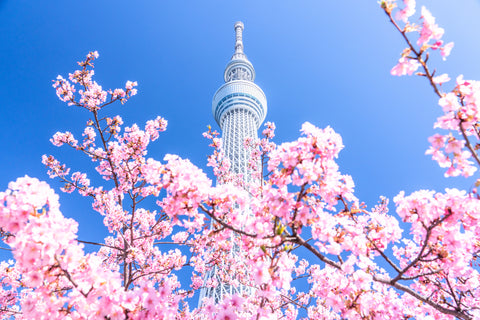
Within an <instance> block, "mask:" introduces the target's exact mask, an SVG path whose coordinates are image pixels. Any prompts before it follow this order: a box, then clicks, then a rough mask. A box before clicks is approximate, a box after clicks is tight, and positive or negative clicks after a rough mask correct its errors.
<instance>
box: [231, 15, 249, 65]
mask: <svg viewBox="0 0 480 320" xmlns="http://www.w3.org/2000/svg"><path fill="white" fill-rule="evenodd" d="M234 28H235V53H234V54H233V56H232V60H234V59H244V60H247V56H246V55H245V53H244V52H243V29H244V26H243V22H241V21H237V22H235V26H234Z"/></svg>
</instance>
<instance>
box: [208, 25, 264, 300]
mask: <svg viewBox="0 0 480 320" xmlns="http://www.w3.org/2000/svg"><path fill="white" fill-rule="evenodd" d="M243 29H244V25H243V23H242V22H236V23H235V53H234V54H233V56H232V58H231V59H230V61H229V62H228V64H227V66H226V68H225V72H224V74H223V78H224V80H225V84H223V85H222V86H221V87H220V88H219V89H218V90H217V92H216V93H215V95H214V96H213V101H212V112H213V116H214V117H215V120H216V121H217V123H218V125H219V126H220V128H221V130H222V150H223V152H224V154H225V156H226V157H228V159H229V160H230V165H231V167H230V170H231V171H232V172H233V173H235V174H241V176H242V179H243V180H244V181H245V182H250V181H251V179H252V174H251V172H250V169H249V167H248V161H249V160H250V157H251V151H250V150H249V148H246V147H245V146H244V142H245V139H246V138H251V139H253V140H257V139H258V134H257V130H258V128H259V127H260V125H261V124H262V122H263V120H265V116H266V114H267V98H266V97H265V93H263V91H262V89H260V87H259V86H257V85H256V84H255V83H254V82H253V81H254V80H255V69H254V68H253V65H252V63H251V62H250V61H248V59H247V56H246V55H245V53H244V52H243V39H242V33H243ZM235 251H236V250H235V248H234V250H233V254H235ZM221 268H222V267H221V266H215V267H214V268H213V269H212V270H211V271H210V272H209V273H207V275H206V278H205V284H207V283H208V282H209V280H212V279H216V280H217V281H216V282H217V283H218V285H217V286H216V287H212V286H208V285H205V286H204V288H203V289H202V290H201V292H200V300H199V305H201V303H202V300H203V298H205V297H208V298H212V299H213V300H214V301H215V302H218V301H220V300H222V299H223V297H224V295H226V294H237V293H238V294H242V293H248V292H251V289H250V288H247V287H245V286H243V285H238V286H233V285H230V284H226V283H224V282H223V281H222V280H221V277H220V276H219V273H220V272H222V270H221Z"/></svg>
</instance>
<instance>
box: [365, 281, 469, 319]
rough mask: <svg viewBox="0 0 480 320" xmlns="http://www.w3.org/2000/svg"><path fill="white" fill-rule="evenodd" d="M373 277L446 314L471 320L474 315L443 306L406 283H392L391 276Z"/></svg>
mask: <svg viewBox="0 0 480 320" xmlns="http://www.w3.org/2000/svg"><path fill="white" fill-rule="evenodd" d="M373 279H374V280H375V281H377V282H380V283H383V284H387V285H391V286H392V287H394V288H395V289H398V290H400V291H403V292H405V293H408V294H409V295H411V296H412V297H414V298H416V299H418V300H419V301H422V302H424V303H426V304H428V305H429V306H431V307H433V308H434V309H435V310H438V311H440V312H442V313H444V314H449V315H452V316H455V317H457V318H460V319H464V320H471V319H472V317H470V316H469V315H467V314H465V313H462V312H460V311H456V310H452V309H448V308H445V307H442V306H441V305H439V304H438V303H435V302H433V301H432V300H430V299H429V298H426V297H424V296H422V295H421V294H419V293H418V292H416V291H414V290H412V289H411V288H409V287H407V286H405V285H402V284H399V283H398V282H393V283H392V281H391V279H389V278H382V277H379V276H373Z"/></svg>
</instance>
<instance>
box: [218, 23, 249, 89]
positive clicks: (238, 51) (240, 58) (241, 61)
mask: <svg viewBox="0 0 480 320" xmlns="http://www.w3.org/2000/svg"><path fill="white" fill-rule="evenodd" d="M234 29H235V53H234V54H233V56H232V59H230V62H229V63H228V64H227V67H226V68H225V73H224V74H223V78H224V80H225V82H230V81H233V80H246V81H252V82H253V81H254V80H255V69H254V68H253V65H252V63H251V62H250V61H248V59H247V56H246V55H245V52H243V29H244V26H243V22H241V21H238V22H235V26H234Z"/></svg>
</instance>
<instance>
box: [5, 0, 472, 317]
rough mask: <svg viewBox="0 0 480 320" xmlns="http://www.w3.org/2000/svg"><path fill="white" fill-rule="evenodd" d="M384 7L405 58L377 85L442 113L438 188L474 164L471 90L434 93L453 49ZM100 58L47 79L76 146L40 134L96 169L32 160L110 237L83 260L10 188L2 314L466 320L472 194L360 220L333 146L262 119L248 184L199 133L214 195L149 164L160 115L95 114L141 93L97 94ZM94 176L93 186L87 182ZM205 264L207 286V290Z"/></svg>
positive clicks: (183, 163) (467, 85) (30, 181)
mask: <svg viewBox="0 0 480 320" xmlns="http://www.w3.org/2000/svg"><path fill="white" fill-rule="evenodd" d="M380 7H381V9H383V10H384V11H385V13H386V15H387V17H388V19H389V20H390V22H391V23H392V24H393V26H394V27H395V28H396V29H397V30H398V31H399V33H400V35H401V36H402V37H403V39H404V40H405V42H406V46H407V47H406V49H405V50H404V51H403V52H402V54H401V58H400V59H399V61H398V64H397V65H396V66H394V67H393V69H392V70H391V73H392V74H393V75H398V76H400V75H407V74H408V75H411V74H414V73H415V74H417V75H419V76H421V77H424V78H425V79H426V80H427V81H428V82H429V83H430V85H431V87H432V88H433V91H434V94H436V95H437V96H438V98H439V105H440V106H441V107H442V109H443V111H444V115H443V116H441V117H440V118H439V119H437V121H436V123H435V127H438V128H439V129H441V130H442V131H441V133H438V134H435V135H434V136H433V137H430V138H429V141H430V142H431V147H430V148H429V149H428V150H427V154H431V155H432V157H433V159H434V160H435V161H437V162H438V163H439V165H440V166H441V167H444V168H446V173H445V175H446V176H458V175H463V176H465V177H469V176H472V175H473V174H475V172H476V170H477V168H478V166H479V165H480V156H479V154H478V150H479V149H480V144H479V141H478V139H479V137H480V132H479V119H478V114H479V112H478V110H477V108H478V106H479V105H480V84H479V82H477V81H472V80H464V79H463V77H462V76H459V77H457V79H456V83H455V84H454V85H453V90H451V91H444V89H443V88H444V86H443V84H445V83H447V82H448V81H450V78H449V76H448V75H446V74H442V75H437V74H436V71H434V70H432V68H431V67H430V66H429V64H428V60H429V56H430V55H431V54H437V53H438V54H440V55H441V57H443V58H446V57H447V56H448V55H449V54H450V51H451V49H452V47H453V43H447V44H445V43H444V42H443V40H442V37H443V33H444V31H443V29H442V28H440V27H439V26H438V25H437V24H436V21H435V18H434V17H433V16H432V15H431V13H430V12H429V11H428V10H427V9H426V8H425V7H422V8H421V10H420V17H419V19H417V20H416V21H419V23H418V24H415V23H413V22H412V21H413V20H412V19H413V18H412V17H414V15H415V13H416V8H415V1H414V0H404V1H403V4H401V7H400V8H397V3H396V2H395V1H380ZM97 58H98V53H97V52H90V53H89V54H88V55H87V57H86V59H85V60H84V61H82V62H80V63H79V66H80V68H79V69H78V70H76V71H74V72H73V73H71V74H69V76H68V78H63V77H61V76H59V77H58V78H57V79H56V80H54V83H53V86H54V88H55V89H56V93H57V96H58V97H59V99H60V100H62V101H64V102H65V103H66V104H68V105H69V106H71V107H78V108H80V109H84V110H85V111H86V112H88V113H89V114H90V120H88V122H87V123H86V126H85V129H84V130H83V132H82V133H81V138H79V135H78V134H76V135H75V134H73V133H71V132H58V133H56V134H55V135H54V136H53V138H52V139H51V142H52V143H53V144H54V145H56V146H59V147H60V146H66V147H69V148H73V149H74V150H76V151H77V152H78V154H79V155H82V156H84V157H87V158H89V159H90V160H91V162H92V163H93V165H94V168H95V170H96V173H95V171H93V170H89V169H85V170H83V171H76V172H72V171H73V170H71V169H70V168H69V166H68V165H67V164H63V163H61V162H60V160H59V159H57V157H54V156H51V155H49V156H44V157H43V163H44V164H45V165H46V166H47V167H48V170H49V175H50V176H51V177H52V178H56V179H59V180H60V181H62V182H63V183H64V187H63V188H62V191H64V192H67V193H69V192H78V193H79V194H80V195H82V196H85V197H88V198H90V199H91V201H92V206H93V209H94V210H95V211H97V212H98V213H99V214H100V215H102V216H103V218H104V220H103V221H104V224H105V228H106V229H107V230H108V233H109V236H108V237H106V238H105V239H104V242H102V243H94V244H95V245H96V246H97V247H98V250H97V251H95V252H90V253H87V252H86V251H85V250H84V244H83V243H82V241H79V240H78V238H77V235H76V234H77V227H78V224H77V222H75V221H74V220H72V219H67V218H65V217H64V216H63V215H62V213H61V211H60V206H59V196H58V195H57V194H56V193H55V192H54V191H53V190H52V189H51V188H50V186H49V185H48V184H47V183H46V182H42V181H39V180H38V179H35V178H30V177H27V176H26V177H22V178H18V179H17V180H16V181H15V182H11V183H10V184H9V186H8V189H7V190H6V191H5V192H1V193H0V199H1V201H0V232H1V233H0V236H1V237H2V240H3V241H4V242H5V243H6V244H8V245H9V246H10V248H11V250H12V254H13V257H14V260H12V261H4V262H1V263H0V282H1V284H2V286H1V289H0V315H1V317H2V318H4V319H10V318H15V319H213V318H215V319H217V318H218V319H279V318H286V319H296V318H298V317H308V318H309V319H413V318H415V319H416V318H418V319H455V318H459V319H480V307H479V306H480V274H479V268H478V262H477V257H478V255H479V253H480V225H479V223H478V221H479V219H480V200H479V197H478V195H477V193H476V191H475V190H472V191H471V192H466V191H461V190H457V189H447V190H445V192H443V193H439V192H435V191H430V190H419V191H417V192H414V193H412V194H410V195H405V193H404V192H400V193H399V194H398V195H397V196H396V197H395V198H394V199H393V202H394V205H395V213H391V214H390V213H389V208H390V207H389V200H388V199H386V198H380V200H379V203H378V205H377V206H375V207H373V208H367V207H366V206H365V205H363V204H362V202H361V201H360V200H359V199H357V197H356V196H355V193H354V183H353V179H352V178H351V177H350V176H349V175H345V174H342V173H341V172H340V169H339V166H338V164H337V163H336V159H337V157H338V155H339V152H340V151H341V149H342V148H343V143H342V139H341V137H340V135H338V134H337V133H335V131H334V130H333V129H332V128H330V127H327V128H325V129H320V128H317V127H315V126H314V125H312V124H310V123H305V124H304V125H303V126H302V129H301V133H302V134H301V137H299V138H298V139H297V140H295V141H293V142H287V143H282V144H279V145H277V144H275V143H274V142H272V138H273V137H274V130H275V126H274V124H272V123H267V124H266V127H265V130H264V131H263V138H262V139H260V140H259V141H252V140H247V141H245V148H249V149H250V150H251V151H252V152H251V154H252V158H251V161H250V162H249V166H250V168H251V170H252V172H253V174H254V176H255V179H253V182H252V183H248V184H247V183H244V182H243V180H242V179H241V177H238V176H236V175H235V174H233V173H232V172H230V170H229V163H228V160H227V159H226V158H225V157H224V156H223V154H222V150H221V140H220V139H219V137H218V133H217V132H215V131H213V130H211V129H209V131H208V132H206V133H205V134H204V135H205V137H206V138H207V139H209V141H210V142H211V146H212V148H213V153H212V155H211V156H210V157H209V160H208V165H209V166H211V167H213V171H214V174H215V176H216V179H217V181H218V182H219V183H218V184H217V185H214V184H213V183H212V181H211V180H210V179H209V178H208V177H207V175H206V174H205V173H204V172H203V171H202V170H201V169H199V168H198V167H196V166H195V165H194V164H192V163H191V162H190V161H189V160H187V159H182V158H180V157H178V156H175V155H171V154H167V155H166V156H165V157H164V158H163V160H161V161H159V160H155V159H154V158H150V157H148V156H147V150H148V146H149V144H150V142H153V141H155V140H156V139H157V138H158V137H159V134H160V133H161V132H162V131H164V130H166V127H167V122H166V120H164V119H163V118H161V117H157V118H156V119H154V120H151V121H148V122H147V123H146V124H145V125H144V126H142V127H140V126H138V125H136V124H133V125H131V126H129V127H124V126H123V124H124V122H123V119H121V117H119V116H112V115H109V114H108V110H107V109H106V108H105V107H107V106H109V105H111V104H113V103H118V102H120V103H122V104H124V103H126V102H127V101H128V100H129V99H130V98H131V97H132V96H134V95H135V94H136V93H137V90H136V89H135V87H136V85H137V83H136V82H130V81H128V82H127V83H126V85H125V88H123V89H114V90H105V89H103V88H102V87H101V86H100V85H99V84H98V83H97V82H96V81H95V80H93V76H94V61H95V60H96V59H97ZM93 174H98V175H99V176H100V177H101V178H102V179H103V180H102V181H104V183H103V184H101V185H94V184H92V183H91V180H90V178H89V177H91V175H93ZM92 180H93V179H92ZM477 184H478V183H477ZM148 199H153V200H154V201H155V202H156V205H155V206H152V205H150V204H149V203H151V202H152V201H149V200H148ZM401 226H402V227H403V226H408V230H403V229H402V227H401ZM213 268H216V269H217V270H218V274H219V277H220V280H216V279H212V280H211V281H204V279H205V275H206V274H207V273H208V272H210V271H211V270H212V269H213ZM185 279H188V280H185ZM218 281H221V282H223V283H226V284H229V285H232V286H236V287H238V286H245V287H247V288H249V290H246V291H245V294H243V295H226V296H224V298H223V300H221V301H211V300H209V299H208V298H207V299H204V300H203V301H201V304H198V302H197V301H196V298H197V297H198V294H196V293H197V292H198V291H199V290H201V289H202V288H204V287H214V286H216V285H218Z"/></svg>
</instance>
